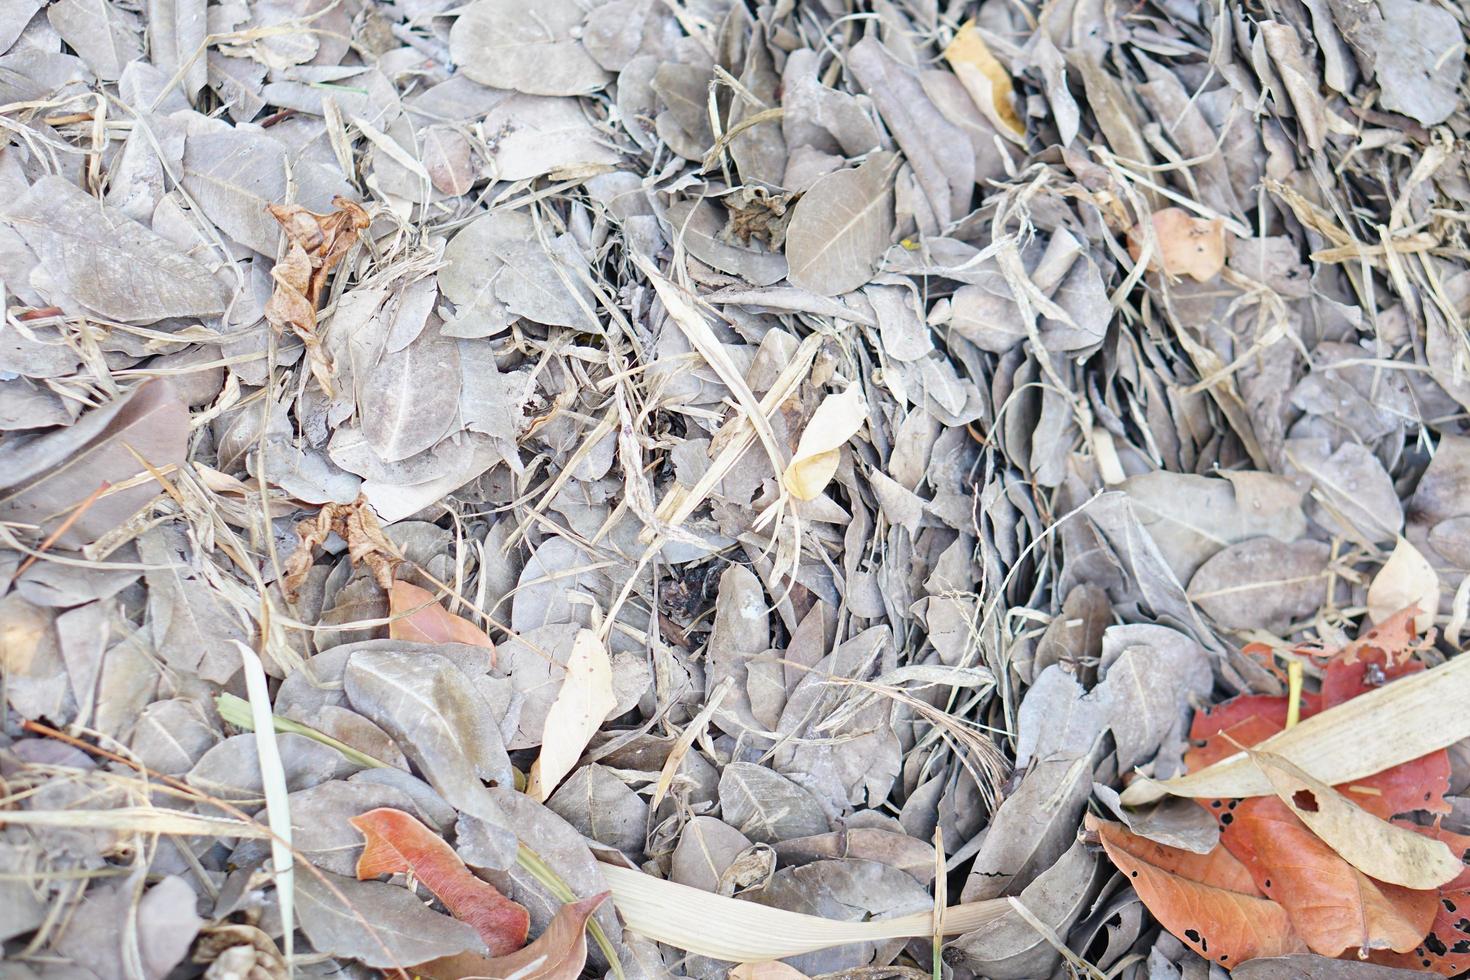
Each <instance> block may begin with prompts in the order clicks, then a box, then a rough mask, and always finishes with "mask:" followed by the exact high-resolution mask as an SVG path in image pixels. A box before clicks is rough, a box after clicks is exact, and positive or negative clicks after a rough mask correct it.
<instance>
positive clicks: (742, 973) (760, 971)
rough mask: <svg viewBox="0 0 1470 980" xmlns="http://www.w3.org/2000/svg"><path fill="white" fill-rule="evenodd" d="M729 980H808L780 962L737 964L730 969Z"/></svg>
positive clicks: (762, 961)
mask: <svg viewBox="0 0 1470 980" xmlns="http://www.w3.org/2000/svg"><path fill="white" fill-rule="evenodd" d="M727 976H728V978H729V980H808V978H807V975H806V974H805V973H802V972H801V971H800V970H798V969H796V968H795V967H791V966H787V965H786V964H785V963H782V962H781V961H780V960H761V961H760V962H758V963H737V964H735V966H733V967H731V968H730V972H729V974H728V975H727Z"/></svg>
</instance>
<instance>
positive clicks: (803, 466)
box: [781, 385, 868, 500]
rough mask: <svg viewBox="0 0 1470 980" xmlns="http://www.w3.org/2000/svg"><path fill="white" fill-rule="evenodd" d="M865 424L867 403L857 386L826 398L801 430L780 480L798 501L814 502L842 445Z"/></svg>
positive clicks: (830, 474)
mask: <svg viewBox="0 0 1470 980" xmlns="http://www.w3.org/2000/svg"><path fill="white" fill-rule="evenodd" d="M867 421H868V403H867V402H866V401H865V400H864V398H863V393H862V390H861V388H860V387H859V386H858V385H851V386H849V387H848V388H846V389H844V390H843V391H840V392H837V393H836V394H831V395H828V396H827V397H826V398H824V399H822V404H820V405H818V406H817V410H816V411H815V412H814V413H812V417H811V420H810V421H809V422H807V424H806V428H805V429H803V430H802V431H801V441H800V442H798V443H797V445H796V455H794V456H793V457H792V458H791V462H790V463H788V464H787V466H786V472H785V473H784V474H782V477H781V480H782V482H783V483H784V484H785V485H786V489H787V490H789V491H790V492H791V495H792V496H793V497H796V498H797V499H798V500H815V499H816V498H817V497H818V496H820V495H821V493H822V491H823V490H824V489H826V486H827V483H828V482H829V481H830V480H831V479H832V477H833V475H834V474H836V472H837V464H838V462H839V461H840V460H841V459H842V446H843V444H844V443H846V442H847V440H849V439H851V438H852V437H853V436H855V435H857V433H858V431H859V430H860V429H862V427H863V425H864V424H866V422H867Z"/></svg>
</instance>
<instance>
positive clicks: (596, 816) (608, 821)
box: [546, 764, 648, 860]
mask: <svg viewBox="0 0 1470 980" xmlns="http://www.w3.org/2000/svg"><path fill="white" fill-rule="evenodd" d="M546 806H547V808H548V809H550V810H551V811H553V812H554V813H557V814H559V815H560V816H561V817H562V818H563V819H564V820H566V822H567V823H569V824H571V825H572V826H573V827H576V828H577V829H578V830H579V831H581V832H582V834H583V835H584V836H586V837H590V838H592V839H593V840H595V841H597V842H599V843H602V844H606V845H607V846H608V847H615V848H617V849H618V850H620V851H622V852H623V853H624V854H627V855H628V856H629V857H630V858H632V859H635V860H636V859H638V858H639V857H640V856H641V855H642V854H643V845H644V840H645V838H646V837H647V836H648V804H647V803H646V802H644V800H643V799H642V797H640V796H639V795H638V794H637V793H635V792H633V791H632V790H631V789H629V788H628V784H627V783H625V782H623V781H622V780H621V779H619V778H618V777H617V776H616V775H614V774H613V771H612V770H611V769H608V768H607V767H606V766H599V765H596V764H593V765H590V766H583V767H582V768H581V769H578V770H577V771H576V772H574V773H572V775H571V776H569V777H567V780H566V782H564V783H562V784H561V786H560V787H559V788H558V789H557V791H556V792H555V793H553V794H552V796H551V799H549V800H547V801H546Z"/></svg>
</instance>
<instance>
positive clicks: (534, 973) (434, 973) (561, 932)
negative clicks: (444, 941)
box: [413, 892, 612, 980]
mask: <svg viewBox="0 0 1470 980" xmlns="http://www.w3.org/2000/svg"><path fill="white" fill-rule="evenodd" d="M610 894H612V893H611V892H602V893H601V894H599V895H593V896H592V897H591V898H584V899H582V900H581V901H577V902H568V903H567V904H566V905H563V906H562V907H561V909H560V910H558V911H557V913H556V918H554V919H552V920H551V925H549V926H547V927H546V931H545V932H543V933H542V934H541V935H540V936H538V937H537V938H536V941H535V942H534V943H532V944H531V945H529V946H527V947H526V948H525V949H522V950H519V951H517V952H514V953H511V954H509V955H507V956H497V957H495V958H493V959H487V958H486V957H483V956H475V955H473V954H470V953H461V954H459V955H458V956H445V957H442V958H440V959H437V960H430V961H429V962H427V963H420V964H419V965H418V966H416V967H414V968H413V972H415V973H420V974H423V975H424V976H426V977H432V978H433V980H469V978H481V977H515V978H516V980H577V978H578V977H579V976H581V975H582V968H583V967H584V966H586V965H587V920H588V919H589V918H590V917H591V916H592V913H593V912H596V911H597V907H598V906H599V905H601V904H602V903H603V902H604V901H606V900H607V897H608V896H609V895H610Z"/></svg>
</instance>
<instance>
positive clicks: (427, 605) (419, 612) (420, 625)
mask: <svg viewBox="0 0 1470 980" xmlns="http://www.w3.org/2000/svg"><path fill="white" fill-rule="evenodd" d="M388 613H389V615H390V616H392V617H393V621H392V622H391V623H389V624H388V636H389V637H390V638H391V639H394V640H410V641H412V642H414V643H468V644H470V645H471V646H477V647H484V648H485V649H487V650H491V651H493V650H494V649H495V644H494V643H491V642H490V637H488V636H486V635H485V631H484V630H482V629H480V628H479V627H477V626H475V624H474V623H471V622H470V621H469V620H468V619H465V618H464V617H463V616H456V615H455V614H454V613H452V612H450V611H449V610H447V609H445V608H444V607H443V606H441V605H439V603H438V601H437V600H436V599H435V598H434V593H432V592H430V591H428V590H427V589H421V588H419V587H418V586H417V585H409V584H408V583H407V582H394V583H393V588H392V589H391V590H389V592H388Z"/></svg>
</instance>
